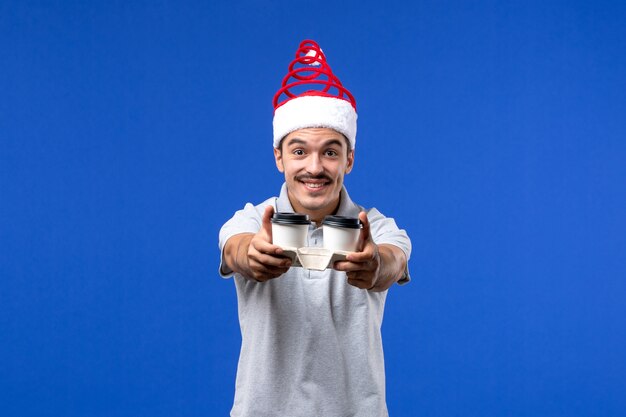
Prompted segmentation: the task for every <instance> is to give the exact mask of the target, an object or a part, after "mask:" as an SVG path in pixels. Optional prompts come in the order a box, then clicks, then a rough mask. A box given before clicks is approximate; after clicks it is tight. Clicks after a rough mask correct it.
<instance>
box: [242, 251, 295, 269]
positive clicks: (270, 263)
mask: <svg viewBox="0 0 626 417" xmlns="http://www.w3.org/2000/svg"><path fill="white" fill-rule="evenodd" d="M250 256H251V258H252V259H254V260H255V261H256V262H258V263H259V264H261V265H264V266H266V267H277V268H289V267H290V266H291V259H289V258H287V257H282V256H272V255H266V254H264V253H260V252H257V253H252V254H251V255H250Z"/></svg>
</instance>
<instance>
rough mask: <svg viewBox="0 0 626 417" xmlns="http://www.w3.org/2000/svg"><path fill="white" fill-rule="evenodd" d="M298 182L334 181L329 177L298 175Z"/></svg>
mask: <svg viewBox="0 0 626 417" xmlns="http://www.w3.org/2000/svg"><path fill="white" fill-rule="evenodd" d="M296 180H297V181H302V182H306V180H313V181H315V180H326V181H328V182H332V180H331V179H330V178H329V177H328V176H327V175H298V176H297V177H296Z"/></svg>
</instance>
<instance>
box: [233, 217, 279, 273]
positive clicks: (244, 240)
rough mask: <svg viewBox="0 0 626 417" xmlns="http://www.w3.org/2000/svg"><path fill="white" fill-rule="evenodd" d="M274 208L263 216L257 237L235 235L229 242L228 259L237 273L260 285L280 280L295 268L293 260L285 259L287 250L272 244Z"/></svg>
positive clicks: (249, 234) (248, 234)
mask: <svg viewBox="0 0 626 417" xmlns="http://www.w3.org/2000/svg"><path fill="white" fill-rule="evenodd" d="M273 214H274V207H272V206H268V207H266V208H265V212H264V213H263V219H262V223H261V229H260V230H259V231H258V232H257V233H256V234H251V233H246V234H241V235H235V236H233V237H231V238H230V239H229V240H228V242H226V247H225V249H224V253H225V255H224V259H225V261H226V264H227V265H228V266H229V267H230V268H231V269H232V270H233V271H235V272H239V273H240V274H242V275H243V276H245V277H247V278H250V279H253V280H255V281H258V282H265V281H268V280H270V279H272V278H277V277H279V276H281V275H282V274H284V273H285V272H287V271H288V270H289V268H290V267H291V260H290V259H289V258H287V257H285V256H283V250H282V249H281V248H280V247H279V246H276V245H274V244H272V223H271V222H270V219H271V218H272V215H273Z"/></svg>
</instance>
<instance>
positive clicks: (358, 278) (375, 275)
mask: <svg viewBox="0 0 626 417" xmlns="http://www.w3.org/2000/svg"><path fill="white" fill-rule="evenodd" d="M359 220H361V223H363V229H361V235H360V237H359V244H358V246H357V248H358V249H359V251H358V252H352V253H349V254H348V255H346V260H345V261H337V262H335V265H334V269H336V270H337V271H345V272H346V275H347V276H348V284H350V285H353V286H355V287H357V288H361V289H365V290H370V291H385V290H386V289H388V288H389V287H391V286H392V285H393V284H394V282H397V281H398V280H399V279H400V277H402V275H403V273H404V270H405V268H406V255H405V254H404V252H403V251H402V249H400V248H398V247H396V246H393V245H388V244H382V245H377V244H376V243H374V240H373V239H372V234H371V232H370V223H369V220H368V219H367V214H366V213H365V212H364V211H362V212H360V213H359Z"/></svg>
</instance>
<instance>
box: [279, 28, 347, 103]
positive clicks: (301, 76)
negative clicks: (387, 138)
mask: <svg viewBox="0 0 626 417" xmlns="http://www.w3.org/2000/svg"><path fill="white" fill-rule="evenodd" d="M290 81H291V82H290ZM306 85H310V86H311V87H317V89H314V90H307V91H305V92H303V93H299V94H297V93H294V92H292V91H291V90H294V89H295V88H296V87H299V86H306ZM282 95H285V96H286V97H285V98H283V100H282V101H280V97H281V96H282ZM302 96H324V97H332V98H339V99H342V100H346V101H347V102H349V103H350V104H351V105H352V107H353V108H354V110H355V111H356V100H354V96H352V94H351V93H350V91H348V90H347V89H346V88H345V87H344V86H343V85H342V84H341V81H339V78H337V77H336V76H335V75H334V74H333V72H332V70H331V69H330V66H329V65H328V63H327V62H326V56H325V55H324V52H322V49H321V48H320V46H319V45H318V44H317V42H315V41H312V40H309V39H307V40H304V41H302V42H300V47H299V48H298V50H297V51H296V59H294V60H293V61H291V64H289V72H288V73H287V75H286V76H285V78H283V82H282V87H281V88H280V89H279V90H278V91H277V92H276V94H275V95H274V110H276V109H277V108H278V107H280V106H282V105H283V104H285V103H286V102H288V101H289V100H291V99H294V98H297V97H302Z"/></svg>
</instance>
